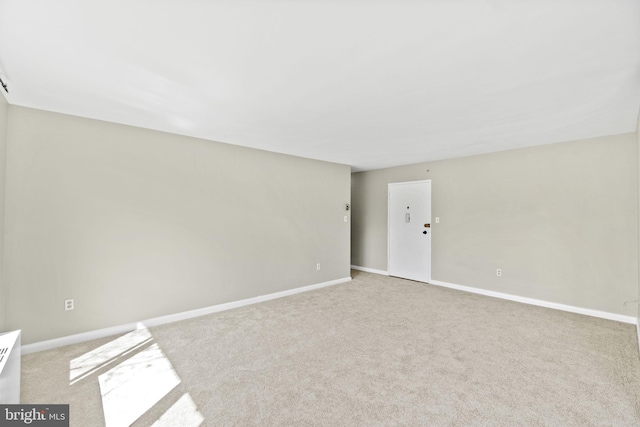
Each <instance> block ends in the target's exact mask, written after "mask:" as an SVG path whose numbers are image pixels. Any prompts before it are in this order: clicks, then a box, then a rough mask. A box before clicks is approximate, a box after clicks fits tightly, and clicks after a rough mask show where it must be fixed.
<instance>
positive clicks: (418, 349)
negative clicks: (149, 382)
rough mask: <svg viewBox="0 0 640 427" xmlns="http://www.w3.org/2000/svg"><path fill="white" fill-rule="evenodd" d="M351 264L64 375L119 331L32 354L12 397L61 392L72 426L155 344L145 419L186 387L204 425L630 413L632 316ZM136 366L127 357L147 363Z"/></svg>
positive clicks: (570, 419)
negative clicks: (560, 307) (545, 304)
mask: <svg viewBox="0 0 640 427" xmlns="http://www.w3.org/2000/svg"><path fill="white" fill-rule="evenodd" d="M353 277H354V280H353V281H352V282H349V283H345V284H341V285H336V286H332V287H328V288H323V289H319V290H316V291H312V292H306V293H303V294H298V295H294V296H290V297H286V298H282V299H277V300H272V301H269V302H265V303H261V304H256V305H252V306H247V307H243V308H239V309H235V310H230V311H226V312H221V313H216V314H212V315H208V316H203V317H199V318H195V319H191V320H186V321H182V322H176V323H173V324H169V325H164V326H160V327H155V328H151V329H150V332H151V335H152V339H151V340H150V341H148V342H145V343H143V344H142V345H141V346H140V347H139V348H136V349H135V350H133V351H132V352H131V353H129V354H126V355H124V356H121V357H120V358H119V359H117V360H115V361H111V362H110V363H108V364H107V365H104V366H102V367H99V368H98V369H97V371H96V372H94V373H91V374H89V375H88V376H86V377H85V378H82V379H80V380H78V381H77V382H75V383H74V384H73V385H70V380H69V363H70V361H71V360H73V359H75V358H78V357H79V356H81V355H83V354H85V353H87V352H89V351H91V350H94V349H96V348H99V347H100V346H102V345H104V344H107V343H109V342H112V341H113V340H114V338H117V337H112V338H108V339H101V340H96V341H92V342H87V343H83V344H78V345H73V346H68V347H63V348H59V349H55V350H50V351H45V352H41V353H36V354H32V355H27V356H25V357H24V358H23V361H22V367H23V377H22V379H23V383H22V401H23V403H69V404H70V405H71V421H72V422H71V425H72V426H100V425H104V422H105V421H104V415H103V402H102V397H101V390H102V394H105V391H104V390H106V389H107V388H108V387H106V386H105V388H104V389H101V386H100V382H101V381H103V382H104V381H108V380H109V378H111V379H113V378H114V377H117V375H116V374H118V372H120V371H122V369H121V370H120V371H118V372H116V371H111V372H110V370H114V369H116V370H117V369H118V366H119V364H121V363H123V362H126V361H127V360H132V359H133V358H134V357H135V355H136V354H140V353H141V352H145V350H149V349H150V347H151V346H156V345H157V346H156V347H155V349H156V350H154V351H157V348H158V347H159V349H160V350H161V352H163V354H164V355H166V359H168V360H169V361H170V366H172V367H173V370H174V371H175V374H176V375H177V377H178V378H179V381H180V382H179V384H178V385H177V386H175V387H174V388H173V389H171V391H169V392H168V393H167V394H165V395H164V397H162V396H161V399H160V400H159V402H158V403H157V404H156V405H155V406H153V407H152V408H151V409H149V410H148V411H147V412H146V413H144V414H143V415H142V416H141V417H140V418H139V419H138V420H137V421H136V422H135V423H134V425H136V426H138V425H140V426H142V425H151V424H152V423H153V422H154V421H156V420H158V419H159V418H160V417H161V415H162V414H163V413H165V412H166V411H168V410H169V408H171V407H172V405H174V403H176V402H177V401H180V400H181V399H182V398H185V396H187V398H188V399H190V400H192V401H193V403H195V406H196V407H197V411H198V412H199V414H201V415H202V417H203V418H204V422H203V424H202V425H207V426H221V425H229V426H231V425H237V426H250V425H261V426H294V425H295V426H307V425H308V426H313V425H324V426H382V425H384V426H392V425H403V426H581V427H583V426H638V425H640V361H639V358H638V348H637V339H636V333H635V329H634V326H632V325H628V324H622V323H617V322H613V321H608V320H602V319H596V318H591V317H587V316H582V315H577V314H571V313H564V312H560V311H554V310H550V309H545V308H540V307H534V306H528V305H524V304H519V303H515V302H509V301H503V300H499V299H494V298H489V297H484V296H479V295H474V294H468V293H464V292H459V291H455V290H450V289H445V288H440V287H435V286H431V285H425V284H420V283H416V282H411V281H406V280H401V279H394V278H389V277H385V276H379V275H373V274H368V273H362V272H357V271H354V272H353ZM103 353H104V352H103ZM148 354H152V353H148ZM153 354H156V353H153ZM106 357H108V356H106ZM98 359H99V357H98ZM138 359H140V357H138ZM134 366H135V365H134ZM137 366H138V367H137V368H135V369H133V372H134V373H135V372H138V371H137V370H144V366H145V365H137ZM146 366H150V364H148V365H146ZM163 366H164V365H163ZM107 374H108V375H107ZM105 375H107V377H109V375H110V377H109V378H107V377H105ZM118 375H119V374H118ZM154 375H155V374H154ZM158 375H160V374H158ZM162 375H164V374H162ZM162 375H160V376H162ZM160 376H158V378H160ZM165 376H166V375H165ZM169 377H171V375H169ZM99 378H100V380H99ZM105 378H107V380H105ZM171 387H172V386H171ZM161 388H162V387H161V386H160V385H157V384H155V385H154V390H156V391H157V392H159V391H160V389H161ZM136 394H138V395H140V396H149V394H147V393H146V392H138V393H133V396H130V397H126V393H125V394H124V396H125V397H126V399H129V400H127V401H129V402H131V405H135V404H137V403H135V402H136V399H135V397H136V396H135V395H136ZM156 394H158V393H156ZM160 394H164V392H162V393H160ZM114 396H115V395H109V394H108V393H107V397H106V399H107V398H108V399H111V403H109V404H110V405H113V402H116V404H118V405H120V407H122V406H123V403H122V401H119V402H118V400H117V396H116V397H114ZM152 403H153V402H152ZM125 406H126V405H125ZM176 406H179V405H174V406H173V411H175V408H176ZM192 409H193V408H192ZM143 410H144V409H143ZM173 411H169V413H173ZM193 411H195V409H193ZM193 411H192V412H193ZM187 412H188V411H187ZM181 416H184V417H186V415H178V418H180V417H181ZM165 420H166V416H165V418H164V419H163V421H165ZM185 420H186V418H185ZM195 420H196V421H195V424H197V420H198V418H197V417H196V418H195ZM176 423H178V424H176ZM114 424H115V423H114ZM182 424H183V423H182V422H178V421H175V419H174V421H168V422H165V424H164V425H182ZM184 424H187V422H186V421H185V422H184Z"/></svg>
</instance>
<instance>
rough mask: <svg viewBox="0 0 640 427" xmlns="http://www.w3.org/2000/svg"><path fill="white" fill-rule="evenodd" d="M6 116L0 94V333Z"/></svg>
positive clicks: (1, 318) (0, 324) (1, 328)
mask: <svg viewBox="0 0 640 427" xmlns="http://www.w3.org/2000/svg"><path fill="white" fill-rule="evenodd" d="M0 90H1V89H0ZM7 116H8V104H7V101H6V100H5V98H4V95H0V333H2V332H5V331H6V328H5V315H6V306H7V304H6V292H5V282H4V268H3V259H4V254H3V250H4V193H5V170H6V159H7V156H6V155H7Z"/></svg>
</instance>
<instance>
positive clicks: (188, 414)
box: [69, 324, 204, 427]
mask: <svg viewBox="0 0 640 427" xmlns="http://www.w3.org/2000/svg"><path fill="white" fill-rule="evenodd" d="M113 365H115V366H113ZM111 366H113V367H111ZM96 376H97V380H98V382H99V385H100V394H101V397H102V409H103V412H104V420H105V425H106V426H107V427H119V426H130V425H131V424H132V423H134V422H135V421H136V420H138V419H139V418H140V417H142V416H143V415H144V414H145V413H147V412H149V411H150V410H151V409H152V408H153V407H154V406H155V405H156V404H157V403H158V402H160V400H162V399H163V398H165V396H167V395H168V394H169V392H171V391H172V390H173V389H174V388H175V387H176V386H177V385H178V384H180V378H179V377H178V375H177V373H176V372H175V370H174V369H173V366H172V365H171V362H170V361H169V359H168V358H167V357H166V355H165V354H164V352H163V351H162V350H161V349H160V346H159V345H158V344H157V343H155V342H154V339H153V336H152V335H151V333H150V332H149V330H148V329H147V328H146V327H145V326H144V325H143V324H138V328H137V329H136V330H135V331H132V332H130V333H128V334H126V335H124V336H122V337H120V338H117V339H115V340H113V341H111V342H109V343H107V344H104V345H102V346H100V347H98V348H96V349H94V350H92V351H89V352H87V353H85V354H83V355H82V356H80V357H77V358H75V359H73V360H71V361H70V362H69V385H70V386H73V385H74V384H77V383H78V382H80V381H93V380H95V378H96ZM203 421H204V417H203V416H202V414H201V413H200V412H199V411H198V409H197V406H196V404H195V403H194V402H193V399H192V398H191V396H190V395H189V393H185V394H183V395H182V396H181V397H179V398H178V399H176V400H175V402H174V403H173V404H172V405H171V406H170V407H169V409H168V410H166V411H165V412H164V413H163V414H162V415H161V416H160V417H159V418H158V419H157V420H156V421H155V422H154V423H153V424H152V426H154V427H160V426H178V425H179V426H184V427H197V426H199V425H200V424H202V422H203Z"/></svg>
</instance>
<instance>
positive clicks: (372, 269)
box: [351, 265, 389, 276]
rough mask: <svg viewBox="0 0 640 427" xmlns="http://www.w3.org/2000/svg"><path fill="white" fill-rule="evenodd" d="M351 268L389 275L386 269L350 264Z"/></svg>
mask: <svg viewBox="0 0 640 427" xmlns="http://www.w3.org/2000/svg"><path fill="white" fill-rule="evenodd" d="M351 268H352V269H353V270H360V271H364V272H367V273H374V274H382V275H383V276H388V275H389V272H388V271H382V270H376V269H375V268H369V267H360V266H359V265H352V266H351Z"/></svg>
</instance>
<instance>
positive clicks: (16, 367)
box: [0, 331, 20, 405]
mask: <svg viewBox="0 0 640 427" xmlns="http://www.w3.org/2000/svg"><path fill="white" fill-rule="evenodd" d="M0 403H2V404H8V405H11V404H18V403H20V331H13V332H7V333H5V334H2V335H0Z"/></svg>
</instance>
